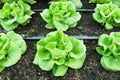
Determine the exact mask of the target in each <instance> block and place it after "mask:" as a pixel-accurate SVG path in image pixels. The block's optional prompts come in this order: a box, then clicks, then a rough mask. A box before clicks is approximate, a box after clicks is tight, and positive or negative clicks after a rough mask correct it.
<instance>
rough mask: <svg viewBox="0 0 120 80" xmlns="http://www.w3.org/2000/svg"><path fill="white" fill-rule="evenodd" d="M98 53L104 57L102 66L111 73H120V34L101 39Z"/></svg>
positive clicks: (104, 36)
mask: <svg viewBox="0 0 120 80" xmlns="http://www.w3.org/2000/svg"><path fill="white" fill-rule="evenodd" d="M96 50H97V52H98V53H99V54H100V55H102V58H101V61H100V62H101V65H102V66H103V67H104V68H105V69H107V70H110V71H120V32H112V33H111V34H110V35H107V34H103V35H101V36H100V37H99V40H98V47H96Z"/></svg>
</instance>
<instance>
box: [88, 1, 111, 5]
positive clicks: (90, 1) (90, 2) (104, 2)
mask: <svg viewBox="0 0 120 80" xmlns="http://www.w3.org/2000/svg"><path fill="white" fill-rule="evenodd" d="M89 2H90V3H100V4H102V3H108V2H111V0H89Z"/></svg>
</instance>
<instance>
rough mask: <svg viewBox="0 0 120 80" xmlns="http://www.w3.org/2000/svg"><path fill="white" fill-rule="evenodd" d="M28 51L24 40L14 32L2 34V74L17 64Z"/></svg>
mask: <svg viewBox="0 0 120 80" xmlns="http://www.w3.org/2000/svg"><path fill="white" fill-rule="evenodd" d="M25 51H26V43H25V41H24V40H23V38H22V37H21V36H20V35H19V34H16V33H15V32H13V31H10V32H8V33H7V34H4V33H0V72H2V71H3V70H4V69H5V68H6V67H10V66H12V65H14V64H16V63H17V62H18V61H19V59H20V58H21V55H22V54H24V53H25Z"/></svg>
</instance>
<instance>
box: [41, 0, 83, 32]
mask: <svg viewBox="0 0 120 80" xmlns="http://www.w3.org/2000/svg"><path fill="white" fill-rule="evenodd" d="M40 14H41V16H42V18H43V19H44V20H45V21H46V22H47V24H46V28H48V29H54V28H57V30H62V31H66V30H67V29H68V28H73V27H76V25H77V22H78V21H79V20H80V18H81V15H80V14H79V12H76V7H75V6H74V4H73V3H72V2H71V1H58V2H53V1H52V2H51V5H50V7H49V9H45V10H44V11H43V12H42V13H40Z"/></svg>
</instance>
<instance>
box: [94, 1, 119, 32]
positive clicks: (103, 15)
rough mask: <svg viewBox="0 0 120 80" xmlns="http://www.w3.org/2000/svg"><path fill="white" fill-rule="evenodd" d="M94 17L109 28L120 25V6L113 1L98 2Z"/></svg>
mask: <svg viewBox="0 0 120 80" xmlns="http://www.w3.org/2000/svg"><path fill="white" fill-rule="evenodd" d="M93 18H94V20H96V21H97V22H99V23H100V24H102V26H105V28H106V29H107V30H109V29H112V28H113V27H117V26H120V8H118V6H117V5H114V4H112V3H108V4H97V7H96V8H95V12H94V13H93Z"/></svg>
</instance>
